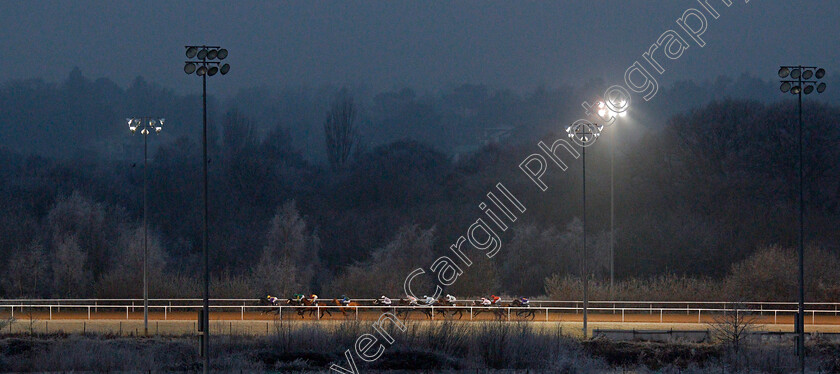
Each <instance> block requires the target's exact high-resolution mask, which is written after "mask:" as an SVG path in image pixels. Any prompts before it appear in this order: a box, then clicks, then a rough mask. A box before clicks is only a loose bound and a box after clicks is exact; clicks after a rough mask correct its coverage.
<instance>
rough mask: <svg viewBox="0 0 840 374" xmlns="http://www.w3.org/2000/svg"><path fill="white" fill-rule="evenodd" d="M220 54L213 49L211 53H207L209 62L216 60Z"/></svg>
mask: <svg viewBox="0 0 840 374" xmlns="http://www.w3.org/2000/svg"><path fill="white" fill-rule="evenodd" d="M218 53H219V51H218V50H215V49H211V50H210V51H209V52H207V59H208V60H215V59H216V56H217V55H218Z"/></svg>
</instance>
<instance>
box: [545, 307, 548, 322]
mask: <svg viewBox="0 0 840 374" xmlns="http://www.w3.org/2000/svg"><path fill="white" fill-rule="evenodd" d="M545 321H546V322H548V308H545Z"/></svg>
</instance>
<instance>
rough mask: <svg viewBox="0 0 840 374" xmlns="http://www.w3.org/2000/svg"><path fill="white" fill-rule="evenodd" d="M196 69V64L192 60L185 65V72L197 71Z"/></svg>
mask: <svg viewBox="0 0 840 374" xmlns="http://www.w3.org/2000/svg"><path fill="white" fill-rule="evenodd" d="M195 69H196V66H195V64H193V63H192V62H188V63H187V64H186V65H184V73H187V74H192V73H195Z"/></svg>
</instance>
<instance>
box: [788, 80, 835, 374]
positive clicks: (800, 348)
mask: <svg viewBox="0 0 840 374" xmlns="http://www.w3.org/2000/svg"><path fill="white" fill-rule="evenodd" d="M823 77H825V69H822V68H818V67H816V66H802V65H796V66H780V67H779V78H782V79H781V82H782V85H781V87H779V89H780V90H781V91H782V92H784V93H788V92H790V93H791V94H794V95H797V96H799V312H798V313H797V316H796V323H795V324H794V325H795V326H796V329H797V333H798V337H797V342H796V350H797V353H798V354H799V369H800V372H802V373H804V372H805V203H804V201H805V199H804V192H803V184H804V182H803V181H804V177H803V172H802V164H803V158H802V94H803V93H804V94H806V95H809V94H811V93H812V92H814V91H815V90H816V91H817V93H823V92H825V88H826V85H825V83H823V82H820V81H819V80H820V79H822V78H823ZM786 78H790V79H786Z"/></svg>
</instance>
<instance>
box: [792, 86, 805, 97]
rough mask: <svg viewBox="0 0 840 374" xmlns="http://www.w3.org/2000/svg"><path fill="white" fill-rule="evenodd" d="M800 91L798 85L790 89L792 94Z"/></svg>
mask: <svg viewBox="0 0 840 374" xmlns="http://www.w3.org/2000/svg"><path fill="white" fill-rule="evenodd" d="M800 92H802V88H801V87H799V86H793V88H791V89H790V93H792V94H794V95H796V94H798V93H800Z"/></svg>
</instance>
